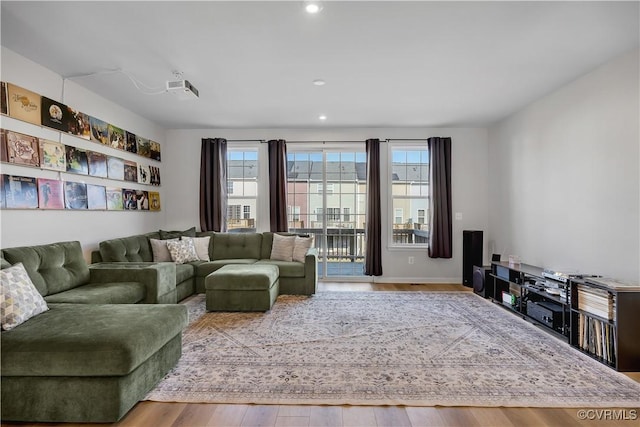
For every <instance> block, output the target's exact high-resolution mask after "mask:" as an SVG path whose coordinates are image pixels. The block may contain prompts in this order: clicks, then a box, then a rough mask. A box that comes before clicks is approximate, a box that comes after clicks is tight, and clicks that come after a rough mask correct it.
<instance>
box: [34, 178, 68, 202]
mask: <svg viewBox="0 0 640 427" xmlns="http://www.w3.org/2000/svg"><path fill="white" fill-rule="evenodd" d="M38 207H39V208H40V209H64V192H63V189H62V181H58V180H56V179H45V178H38Z"/></svg>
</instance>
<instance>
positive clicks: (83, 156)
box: [65, 145, 89, 175]
mask: <svg viewBox="0 0 640 427" xmlns="http://www.w3.org/2000/svg"><path fill="white" fill-rule="evenodd" d="M65 150H66V160H67V172H71V173H80V174H83V175H88V174H89V162H88V160H87V152H86V151H85V150H81V149H80V148H76V147H72V146H71V145H65Z"/></svg>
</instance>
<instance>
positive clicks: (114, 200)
mask: <svg viewBox="0 0 640 427" xmlns="http://www.w3.org/2000/svg"><path fill="white" fill-rule="evenodd" d="M106 195H107V196H106V197H107V210H109V211H121V210H123V209H124V205H123V203H122V188H116V187H107V189H106Z"/></svg>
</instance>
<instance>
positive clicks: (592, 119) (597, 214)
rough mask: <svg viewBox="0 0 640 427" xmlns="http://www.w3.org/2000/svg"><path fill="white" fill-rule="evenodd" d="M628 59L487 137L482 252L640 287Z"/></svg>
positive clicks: (634, 66) (632, 78)
mask: <svg viewBox="0 0 640 427" xmlns="http://www.w3.org/2000/svg"><path fill="white" fill-rule="evenodd" d="M638 61H639V57H638V51H637V50H636V51H634V52H629V53H627V54H625V55H623V56H621V57H619V58H617V59H615V60H614V61H612V62H610V63H608V64H605V65H603V66H601V67H600V68H598V69H596V70H594V71H592V72H591V73H589V74H587V75H585V76H583V77H581V78H579V79H577V80H576V81H574V82H572V83H570V84H568V85H566V86H564V87H562V88H561V89H559V90H557V91H555V92H554V93H552V94H550V95H548V96H546V97H544V98H542V99H540V100H538V101H537V102H535V103H533V104H531V105H529V106H528V107H527V108H525V109H524V110H522V111H520V112H518V113H516V114H514V115H512V116H511V117H509V118H507V119H505V120H503V121H502V122H500V123H498V124H496V125H495V126H494V127H492V128H491V129H490V130H489V170H490V172H489V184H490V204H489V206H490V208H489V212H490V219H489V232H490V236H491V237H490V240H491V244H490V249H491V250H493V251H496V252H499V253H502V254H506V255H508V254H517V255H520V257H521V259H522V261H523V262H525V263H528V264H533V265H539V266H543V267H548V268H553V269H560V270H563V269H564V270H567V271H578V272H582V273H588V274H602V275H605V276H609V277H614V278H617V279H619V280H628V281H634V282H638V281H640V270H639V264H640V249H639V246H640V243H639V242H640V227H639V222H640V215H639V203H640V176H639V164H640V161H639V160H640V159H639V156H640V150H639V146H640V138H639V131H638V129H639V117H640V109H639V101H638V97H639V83H638V82H639V80H640V78H639V77H640V76H639V73H638Z"/></svg>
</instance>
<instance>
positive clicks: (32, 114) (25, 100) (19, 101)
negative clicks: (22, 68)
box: [7, 83, 41, 126]
mask: <svg viewBox="0 0 640 427" xmlns="http://www.w3.org/2000/svg"><path fill="white" fill-rule="evenodd" d="M7 90H8V92H9V101H8V104H9V105H8V107H9V116H10V117H13V118H14V119H18V120H24V121H25V122H29V123H33V124H34V125H38V126H40V120H41V114H40V95H38V94H37V93H35V92H31V91H30V90H26V89H24V88H21V87H20V86H16V85H14V84H11V83H7Z"/></svg>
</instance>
